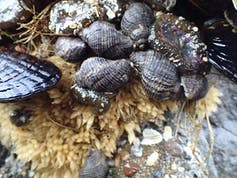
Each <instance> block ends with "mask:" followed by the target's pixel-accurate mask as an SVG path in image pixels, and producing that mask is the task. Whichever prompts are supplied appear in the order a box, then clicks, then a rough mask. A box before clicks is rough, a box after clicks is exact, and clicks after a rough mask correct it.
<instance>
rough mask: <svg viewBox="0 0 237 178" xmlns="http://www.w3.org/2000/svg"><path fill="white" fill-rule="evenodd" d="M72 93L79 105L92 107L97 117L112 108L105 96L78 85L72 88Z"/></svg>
mask: <svg viewBox="0 0 237 178" xmlns="http://www.w3.org/2000/svg"><path fill="white" fill-rule="evenodd" d="M72 93H73V96H74V98H75V99H76V100H77V101H78V102H79V103H82V104H89V105H92V106H93V111H92V112H93V113H94V114H96V115H101V114H104V113H105V112H106V111H108V110H109V108H110V99H109V97H107V96H106V95H104V94H101V93H98V92H95V91H92V90H89V89H84V88H81V87H79V86H77V85H76V86H74V87H73V88H72Z"/></svg>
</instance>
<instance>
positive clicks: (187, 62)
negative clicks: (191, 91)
mask: <svg viewBox="0 0 237 178" xmlns="http://www.w3.org/2000/svg"><path fill="white" fill-rule="evenodd" d="M154 33H155V34H153V33H151V36H150V37H149V40H150V42H151V45H152V46H153V48H154V49H155V50H158V51H160V52H161V53H164V54H166V55H168V57H169V60H171V61H172V62H173V63H174V64H175V65H176V67H178V70H179V72H180V73H182V74H187V73H193V74H195V73H201V74H205V73H207V72H208V71H209V69H210V66H209V63H208V54H207V50H206V49H207V47H206V45H205V44H204V43H203V42H202V41H201V37H200V34H199V30H198V28H197V27H196V26H194V25H193V24H192V23H190V22H188V21H186V20H185V19H184V18H182V17H177V16H174V15H173V14H171V13H168V14H164V13H162V12H158V13H157V16H156V23H155V28H154Z"/></svg>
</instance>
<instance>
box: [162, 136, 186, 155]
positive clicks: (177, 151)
mask: <svg viewBox="0 0 237 178" xmlns="http://www.w3.org/2000/svg"><path fill="white" fill-rule="evenodd" d="M164 147H165V150H166V151H167V152H168V153H169V154H171V155H172V156H175V157H182V156H183V155H184V151H183V148H182V146H181V145H180V144H179V143H178V142H177V141H175V140H174V139H170V140H168V141H166V142H165V144H164Z"/></svg>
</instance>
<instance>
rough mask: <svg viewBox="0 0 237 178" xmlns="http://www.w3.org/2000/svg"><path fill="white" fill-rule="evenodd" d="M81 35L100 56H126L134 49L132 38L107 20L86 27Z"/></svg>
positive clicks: (115, 57) (117, 57)
mask: <svg viewBox="0 0 237 178" xmlns="http://www.w3.org/2000/svg"><path fill="white" fill-rule="evenodd" d="M81 37H82V39H83V40H84V41H85V42H86V43H87V44H88V45H89V47H90V48H91V49H92V50H93V51H94V52H95V53H96V54H97V55H98V56H101V57H105V58H108V59H120V58H126V57H128V56H129V54H130V53H131V51H132V45H133V42H132V40H131V39H130V38H129V37H128V36H125V35H123V34H122V32H120V31H118V30H116V28H115V27H114V25H113V24H110V23H109V22H106V21H96V22H94V23H93V24H91V25H90V26H89V27H87V28H84V29H83V31H82V34H81Z"/></svg>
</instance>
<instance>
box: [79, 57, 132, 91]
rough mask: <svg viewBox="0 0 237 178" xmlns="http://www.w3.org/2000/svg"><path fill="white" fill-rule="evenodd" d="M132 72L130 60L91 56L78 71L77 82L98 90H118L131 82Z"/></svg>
mask: <svg viewBox="0 0 237 178" xmlns="http://www.w3.org/2000/svg"><path fill="white" fill-rule="evenodd" d="M131 74H132V67H131V64H130V62H129V61H128V60H125V59H120V60H108V59H105V58H102V57H91V58H88V59H87V60H85V61H84V62H83V63H82V65H81V67H80V68H79V70H78V71H77V72H76V82H77V84H78V85H79V86H81V87H84V88H88V89H90V90H94V91H97V92H116V91H117V90H118V89H120V88H121V87H123V86H124V85H126V84H127V83H128V82H129V80H130V78H131Z"/></svg>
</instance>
